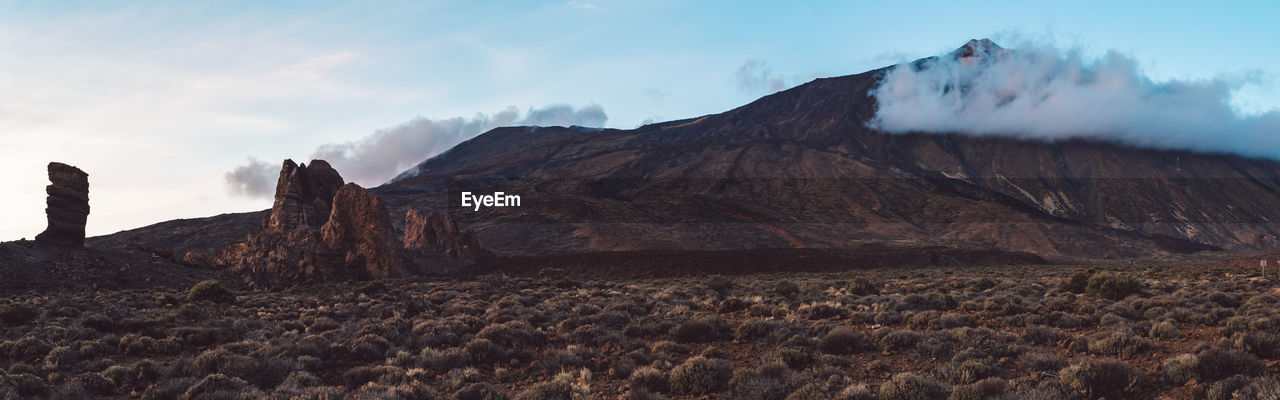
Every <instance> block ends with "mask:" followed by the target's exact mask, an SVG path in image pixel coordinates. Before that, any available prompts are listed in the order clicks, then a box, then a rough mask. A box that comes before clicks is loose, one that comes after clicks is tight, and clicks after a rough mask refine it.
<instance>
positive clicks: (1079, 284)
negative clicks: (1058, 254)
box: [1058, 270, 1094, 294]
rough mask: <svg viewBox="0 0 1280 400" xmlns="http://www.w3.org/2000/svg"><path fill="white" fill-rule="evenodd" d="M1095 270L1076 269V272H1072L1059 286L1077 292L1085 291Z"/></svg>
mask: <svg viewBox="0 0 1280 400" xmlns="http://www.w3.org/2000/svg"><path fill="white" fill-rule="evenodd" d="M1093 272H1094V271H1093V270H1088V271H1076V273H1074V274H1071V277H1070V278H1067V280H1065V281H1062V283H1060V284H1059V285H1058V287H1060V288H1062V290H1066V291H1068V292H1071V293H1075V294H1080V293H1084V292H1085V290H1086V289H1088V287H1089V277H1090V276H1093Z"/></svg>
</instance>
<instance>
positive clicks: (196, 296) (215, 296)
mask: <svg viewBox="0 0 1280 400" xmlns="http://www.w3.org/2000/svg"><path fill="white" fill-rule="evenodd" d="M187 300H189V301H191V302H200V301H207V302H211V303H221V304H230V303H235V302H236V294H235V292H232V291H231V289H227V287H226V286H225V285H223V284H222V281H213V280H210V281H203V282H200V283H197V284H196V285H195V286H192V287H191V291H189V292H187Z"/></svg>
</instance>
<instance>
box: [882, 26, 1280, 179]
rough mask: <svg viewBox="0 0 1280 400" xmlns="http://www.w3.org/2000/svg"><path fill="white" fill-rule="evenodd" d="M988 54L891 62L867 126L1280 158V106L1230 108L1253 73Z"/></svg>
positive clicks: (1111, 57) (1108, 57)
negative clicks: (1158, 77) (1170, 75)
mask: <svg viewBox="0 0 1280 400" xmlns="http://www.w3.org/2000/svg"><path fill="white" fill-rule="evenodd" d="M989 50H990V51H977V52H975V53H974V54H973V55H971V56H967V57H961V56H960V55H961V54H960V53H952V54H947V55H943V56H939V57H936V58H931V59H928V60H926V61H924V62H921V63H918V64H914V65H913V64H900V65H898V66H896V67H895V68H894V69H892V70H891V71H890V72H888V73H886V74H885V76H884V78H883V80H882V81H881V83H880V85H879V87H878V88H877V89H876V90H874V91H873V92H872V95H873V96H874V97H875V98H876V101H877V102H878V103H879V109H878V111H877V113H876V116H875V117H874V118H873V119H872V120H871V121H869V122H868V125H869V126H871V127H872V128H876V129H880V130H884V131H887V132H891V133H904V132H928V133H966V134H973V135H997V136H1010V137H1019V138H1030V139H1039V140H1048V141H1055V140H1063V139H1070V138H1091V139H1099V140H1106V141H1112V142H1119V143H1122V144H1127V145H1133V146H1141V147H1151V148H1158V149H1176V150H1192V151H1198V152H1208V153H1234V154H1239V155H1244V156H1250V157H1267V158H1280V110H1271V111H1269V112H1265V113H1259V114H1252V115H1243V114H1241V113H1240V112H1239V111H1238V110H1236V108H1235V107H1233V106H1232V95H1233V93H1234V92H1235V91H1236V90H1238V89H1240V88H1241V87H1243V86H1245V85H1249V84H1257V83H1260V82H1259V81H1260V79H1259V78H1258V77H1257V75H1252V76H1250V75H1245V76H1238V77H1228V76H1223V77H1217V78H1213V79H1205V80H1168V81H1162V82H1157V81H1155V80H1152V79H1151V78H1149V77H1147V75H1146V74H1145V73H1144V72H1143V71H1142V69H1141V68H1140V67H1139V65H1138V63H1137V62H1136V61H1135V60H1134V59H1133V58H1132V57H1129V56H1126V55H1124V54H1121V53H1118V52H1115V51H1111V52H1108V53H1106V54H1105V55H1104V56H1102V57H1100V58H1097V59H1092V60H1088V59H1085V58H1084V57H1083V56H1082V55H1081V52H1080V50H1078V49H1070V50H1063V49H1058V48H1054V47H1051V46H1025V47H1022V48H1019V49H1016V50H1003V49H1000V48H999V47H993V48H991V49H989Z"/></svg>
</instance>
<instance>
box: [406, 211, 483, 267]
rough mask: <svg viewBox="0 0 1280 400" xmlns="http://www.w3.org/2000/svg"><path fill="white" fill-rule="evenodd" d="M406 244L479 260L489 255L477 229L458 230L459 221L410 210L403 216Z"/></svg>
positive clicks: (426, 250)
mask: <svg viewBox="0 0 1280 400" xmlns="http://www.w3.org/2000/svg"><path fill="white" fill-rule="evenodd" d="M404 247H405V249H408V250H410V251H415V252H426V253H434V254H444V255H448V256H452V257H457V258H460V259H463V260H467V261H471V262H476V261H479V260H480V259H481V258H482V257H484V256H485V254H487V253H486V252H485V251H484V248H483V247H482V246H481V245H480V239H479V238H477V237H476V235H475V233H474V232H471V231H466V232H463V231H462V230H460V229H458V222H457V221H454V220H453V219H452V218H449V217H448V216H446V215H444V214H441V213H438V212H432V213H429V214H427V215H426V216H423V215H422V214H419V213H418V210H414V209H409V212H408V213H406V214H405V217H404Z"/></svg>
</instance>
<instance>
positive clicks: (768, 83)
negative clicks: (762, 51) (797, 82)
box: [733, 60, 787, 94]
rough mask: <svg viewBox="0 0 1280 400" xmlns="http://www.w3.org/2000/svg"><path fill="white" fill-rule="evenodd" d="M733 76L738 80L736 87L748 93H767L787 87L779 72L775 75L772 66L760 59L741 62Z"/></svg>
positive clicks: (785, 80)
mask: <svg viewBox="0 0 1280 400" xmlns="http://www.w3.org/2000/svg"><path fill="white" fill-rule="evenodd" d="M733 76H734V78H735V79H736V80H737V82H738V89H740V90H742V91H743V92H747V93H750V94H760V93H766V94H767V93H773V92H777V91H779V90H782V89H786V88H787V79H786V78H785V77H783V76H782V75H781V74H777V75H775V74H774V73H773V67H771V66H769V64H768V63H766V62H764V61H761V60H747V61H746V62H743V63H742V65H741V66H739V67H738V70H737V71H736V72H734V74H733Z"/></svg>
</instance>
